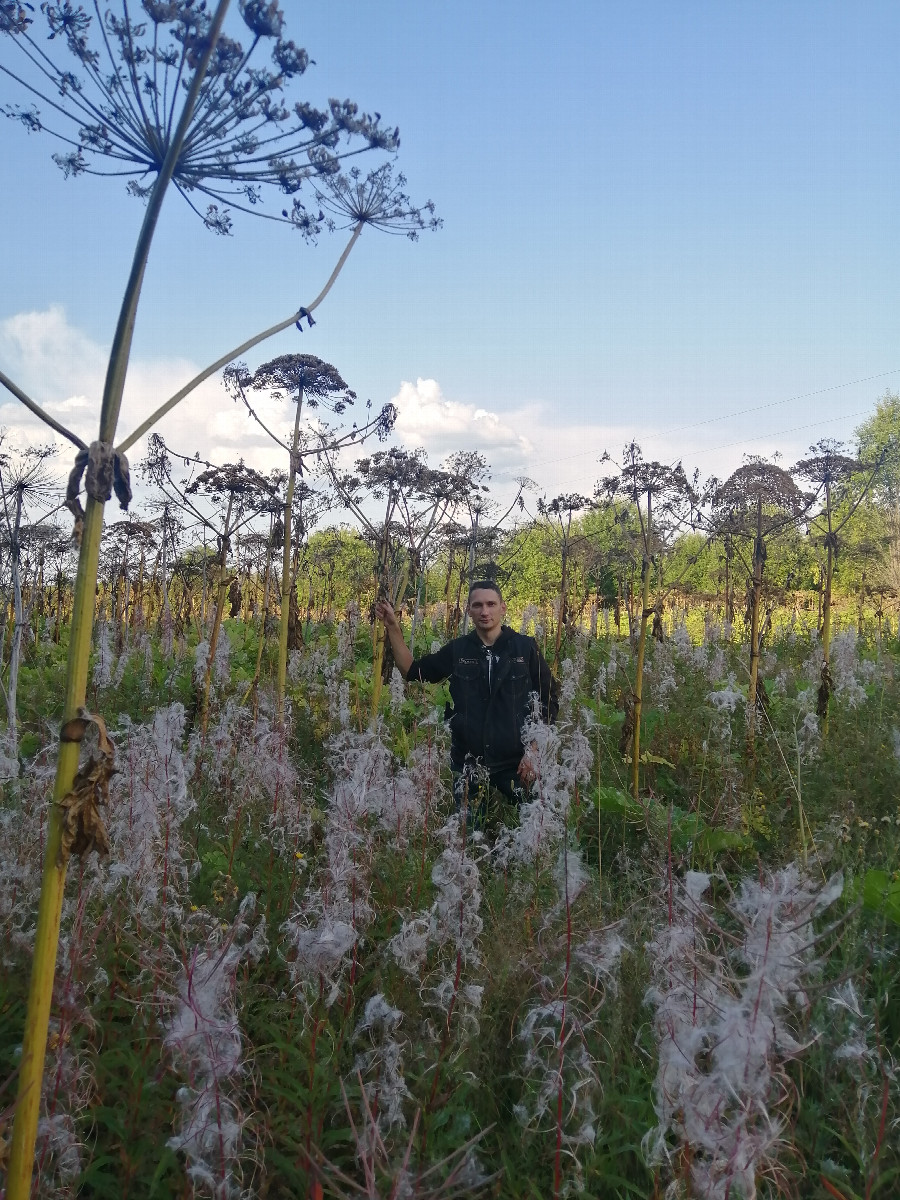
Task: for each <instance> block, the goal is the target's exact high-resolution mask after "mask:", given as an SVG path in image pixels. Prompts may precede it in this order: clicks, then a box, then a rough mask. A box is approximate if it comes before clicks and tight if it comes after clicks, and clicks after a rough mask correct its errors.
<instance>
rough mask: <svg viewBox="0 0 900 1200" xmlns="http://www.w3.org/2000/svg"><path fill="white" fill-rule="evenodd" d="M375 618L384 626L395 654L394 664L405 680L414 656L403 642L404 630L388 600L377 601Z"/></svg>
mask: <svg viewBox="0 0 900 1200" xmlns="http://www.w3.org/2000/svg"><path fill="white" fill-rule="evenodd" d="M375 616H376V618H377V619H378V620H379V621H381V622H382V623H383V625H384V628H385V630H386V632H387V635H388V641H389V642H390V643H391V650H392V651H393V653H394V662H395V663H396V664H397V666H398V667H399V669H400V674H401V675H402V676H403V678H404V679H405V678H406V673H407V671H408V670H409V668H410V667H411V666H412V661H413V656H412V653H411V651H410V649H409V647H408V646H407V644H406V642H404V640H403V630H402V628H401V627H400V622H399V621H398V620H397V614H396V613H395V612H394V606H393V605H392V604H390V603H388V601H387V600H376V601H375Z"/></svg>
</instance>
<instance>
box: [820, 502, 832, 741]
mask: <svg viewBox="0 0 900 1200" xmlns="http://www.w3.org/2000/svg"><path fill="white" fill-rule="evenodd" d="M826 496H827V504H828V544H827V546H826V548H825V553H826V558H825V589H824V591H825V594H824V596H823V597H822V605H823V610H822V658H823V666H824V669H825V673H826V678H827V677H828V673H829V672H830V669H831V584H832V580H833V578H834V541H833V535H832V529H831V493H830V490H829V489H826ZM830 707H831V705H830V703H828V702H826V707H825V717H824V719H823V721H822V736H823V737H828V711H829V708H830Z"/></svg>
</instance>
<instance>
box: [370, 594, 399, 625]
mask: <svg viewBox="0 0 900 1200" xmlns="http://www.w3.org/2000/svg"><path fill="white" fill-rule="evenodd" d="M375 616H376V617H377V618H378V620H379V621H381V622H382V624H383V625H384V627H385V629H387V630H391V629H397V628H398V627H399V621H398V620H397V614H396V613H395V612H394V608H393V605H391V604H389V603H388V602H387V600H376V601H375Z"/></svg>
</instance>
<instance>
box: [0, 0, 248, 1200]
mask: <svg viewBox="0 0 900 1200" xmlns="http://www.w3.org/2000/svg"><path fill="white" fill-rule="evenodd" d="M228 4H229V0H220V2H219V5H218V8H217V10H216V14H215V16H214V17H213V19H212V22H211V24H210V30H209V43H208V45H207V46H206V48H205V49H204V52H203V55H202V57H201V60H200V62H199V63H198V66H197V70H196V73H195V75H194V79H193V80H192V82H191V86H190V89H189V91H188V95H187V97H186V99H185V103H184V110H183V112H182V114H181V119H180V120H179V122H178V128H177V130H176V132H175V135H174V137H173V139H172V142H171V145H170V146H169V149H168V152H167V154H166V157H165V161H164V162H163V164H162V166H161V168H160V172H159V176H158V177H157V180H156V183H155V184H154V187H153V192H152V194H151V196H150V201H149V203H148V206H147V212H146V214H145V216H144V222H143V225H142V226H141V232H140V235H139V237H138V242H137V246H136V248H135V253H134V259H133V262H132V266H131V274H130V275H129V279H128V283H127V285H126V289H125V294H124V296H123V299H122V307H121V310H120V313H119V320H118V324H117V326H116V332H115V336H114V338H113V346H112V350H111V351H110V359H109V366H108V368H107V374H106V382H105V384H104V389H103V404H102V408H101V412H100V436H99V440H100V441H101V442H107V443H112V441H113V439H114V437H115V432H116V424H117V422H118V419H119V411H120V409H121V406H122V393H123V390H124V386H125V373H126V371H127V369H128V358H129V352H130V350H131V340H132V336H133V333H134V320H135V315H136V313H137V305H138V300H139V298H140V292H141V284H142V282H143V278H144V269H145V267H146V265H147V258H148V256H149V253H150V244H151V241H152V238H153V232H154V230H155V228H156V222H157V219H158V217H159V212H160V209H161V207H162V202H163V197H164V196H165V192H166V188H167V187H168V184H169V183H170V181H171V179H172V176H173V174H174V171H175V165H176V163H177V161H178V157H179V155H180V154H181V149H182V145H183V143H184V139H185V137H186V135H187V132H188V128H189V125H190V120H191V116H192V114H193V109H194V104H195V103H196V100H197V96H198V95H199V92H200V88H201V86H202V84H203V79H204V77H205V75H206V70H207V67H208V66H209V62H210V59H211V57H212V54H213V51H214V50H215V45H216V42H217V41H218V37H219V32H220V30H221V28H222V22H223V21H224V20H225V13H226V11H227V9H228ZM63 432H65V431H63ZM66 436H70V435H68V433H66ZM102 531H103V504H102V502H100V501H98V500H95V499H94V498H93V497H92V496H88V498H87V506H86V510H85V518H84V529H83V532H82V539H81V551H80V553H79V556H78V574H77V578H76V583H75V601H74V606H73V612H72V627H71V635H70V642H69V658H68V674H67V680H66V701H65V709H64V712H63V720H64V721H68V720H71V718H72V717H74V716H76V715H77V714H78V710H79V709H80V708H82V707H83V706H84V702H85V698H86V692H87V677H88V667H89V664H90V655H91V633H92V628H93V621H94V596H95V592H96V587H97V565H98V561H99V557H100V537H101V534H102ZM79 749H80V746H79V744H78V743H77V742H66V743H63V744H62V745H61V746H60V750H59V758H58V760H57V767H56V782H55V784H54V789H53V798H54V803H53V805H52V807H51V810H50V818H49V822H48V829H47V844H46V851H45V858H44V877H43V881H42V885H41V898H40V902H39V906H38V923H37V931H36V935H35V946H34V959H33V962H32V968H31V984H30V988H29V993H28V1011H27V1013H26V1016H25V1031H24V1034H23V1039H22V1061H21V1067H20V1071H19V1091H18V1099H17V1104H16V1116H15V1123H14V1125H13V1137H12V1145H11V1147H10V1159H9V1173H8V1176H7V1191H6V1198H7V1200H29V1196H30V1194H31V1175H32V1169H33V1165H34V1146H35V1140H36V1137H37V1122H38V1113H39V1111H40V1102H41V1079H42V1077H43V1073H44V1058H45V1055H46V1051H47V1029H48V1023H49V1020H50V1006H51V1002H52V998H53V977H54V974H55V970H56V953H57V947H58V945H59V923H60V919H61V914H62V899H63V887H64V885H65V878H66V868H65V864H64V863H61V862H60V846H61V843H62V820H61V809H60V808H59V801H60V800H62V799H63V797H64V796H66V795H68V793H69V792H70V791H71V789H72V783H73V781H74V779H75V773H76V771H77V769H78V758H79Z"/></svg>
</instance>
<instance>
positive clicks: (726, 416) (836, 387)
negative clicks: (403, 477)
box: [496, 367, 900, 475]
mask: <svg viewBox="0 0 900 1200" xmlns="http://www.w3.org/2000/svg"><path fill="white" fill-rule="evenodd" d="M897 374H900V367H896V368H895V369H894V370H892V371H879V372H878V374H876V375H865V376H863V377H862V378H861V379H848V380H847V381H846V382H845V383H832V384H830V385H829V386H828V387H823V388H816V390H815V391H812V392H799V393H798V394H797V395H796V396H787V397H786V398H785V399H783V400H770V401H768V402H767V403H766V404H756V405H753V406H752V407H751V408H740V409H738V410H737V411H736V412H729V413H722V414H721V415H720V416H718V417H704V418H703V420H700V421H692V422H690V424H687V425H676V426H674V427H673V428H672V429H666V430H663V431H662V432H661V433H659V434H654V435H653V436H654V437H670V436H671V435H672V434H673V433H681V432H683V431H684V430H685V429H697V428H699V427H700V426H702V425H712V424H714V423H715V422H716V421H728V420H730V419H731V418H732V417H743V416H746V414H747V413H754V412H762V411H763V410H764V409H767V408H776V407H777V406H778V405H780V404H792V403H793V402H794V401H795V400H808V399H810V397H812V396H823V395H825V393H826V392H837V391H840V389H841V388H846V387H855V386H856V385H857V384H860V383H871V382H872V381H873V380H874V379H884V378H886V377H887V376H888V375H897ZM852 415H853V416H865V413H855V414H852ZM850 419H851V418H850V417H834V418H829V420H835V421H843V420H850ZM825 423H826V422H818V421H817V422H815V424H825ZM797 428H798V429H809V428H812V426H811V425H808V426H804V425H800V426H797ZM783 432H784V433H793V432H794V430H792V429H786V430H784V431H783ZM769 436H772V437H778V436H780V435H779V434H772V435H769V434H765V435H764V436H763V437H761V438H741V439H740V440H739V441H738V442H729V443H728V445H727V446H712V447H709V449H708V450H697V451H695V452H694V453H697V454H707V453H710V452H711V451H712V450H725V449H728V448H729V447H731V446H736V445H739V444H740V442H741V441H748V442H753V441H764V440H765V438H766V437H769ZM584 453H585V451H576V453H575V454H561V455H559V456H558V457H557V458H538V459H535V460H533V461H532V462H530V463H529V464H528V466H529V467H544V466H550V465H552V464H553V463H560V462H570V461H571V460H572V459H573V458H581V457H582V456H583V454H584ZM496 474H498V475H502V474H503V471H502V470H501V471H497V472H496Z"/></svg>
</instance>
